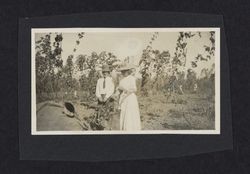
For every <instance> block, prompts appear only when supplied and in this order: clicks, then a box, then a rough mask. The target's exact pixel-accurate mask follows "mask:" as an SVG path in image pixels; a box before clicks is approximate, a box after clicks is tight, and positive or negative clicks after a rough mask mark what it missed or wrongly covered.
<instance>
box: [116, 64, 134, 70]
mask: <svg viewBox="0 0 250 174" xmlns="http://www.w3.org/2000/svg"><path fill="white" fill-rule="evenodd" d="M134 68H136V66H135V65H133V64H129V63H126V64H122V65H121V66H120V68H119V69H118V70H119V71H126V70H130V69H134Z"/></svg>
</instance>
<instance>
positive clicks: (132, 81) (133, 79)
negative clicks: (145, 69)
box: [130, 76, 137, 92]
mask: <svg viewBox="0 0 250 174" xmlns="http://www.w3.org/2000/svg"><path fill="white" fill-rule="evenodd" d="M132 77H133V78H131V82H130V84H131V86H130V90H131V91H132V92H136V91H137V87H136V78H135V77H134V76H132Z"/></svg>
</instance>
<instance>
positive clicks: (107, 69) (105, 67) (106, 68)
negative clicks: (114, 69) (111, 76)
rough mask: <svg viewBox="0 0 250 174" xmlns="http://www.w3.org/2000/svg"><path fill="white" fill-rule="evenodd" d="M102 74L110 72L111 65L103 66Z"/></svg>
mask: <svg viewBox="0 0 250 174" xmlns="http://www.w3.org/2000/svg"><path fill="white" fill-rule="evenodd" d="M102 72H110V69H109V65H103V66H102Z"/></svg>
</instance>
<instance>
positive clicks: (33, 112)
mask: <svg viewBox="0 0 250 174" xmlns="http://www.w3.org/2000/svg"><path fill="white" fill-rule="evenodd" d="M181 31H183V32H184V31H191V32H198V31H201V32H202V31H215V129H214V130H141V131H119V130H118V131H37V130H36V128H37V126H36V77H35V67H36V66H35V33H46V32H63V33H74V32H181ZM31 55H32V56H31V71H32V72H31V134H32V135H112V134H220V28H32V29H31Z"/></svg>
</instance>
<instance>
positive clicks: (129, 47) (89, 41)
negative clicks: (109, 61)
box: [35, 31, 214, 76]
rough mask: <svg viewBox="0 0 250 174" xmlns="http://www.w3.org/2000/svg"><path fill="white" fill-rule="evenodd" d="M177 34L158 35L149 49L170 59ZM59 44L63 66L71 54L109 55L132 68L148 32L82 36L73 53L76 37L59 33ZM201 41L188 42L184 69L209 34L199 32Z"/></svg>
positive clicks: (203, 65)
mask: <svg viewBox="0 0 250 174" xmlns="http://www.w3.org/2000/svg"><path fill="white" fill-rule="evenodd" d="M178 34H179V33H178V32H159V36H158V38H157V39H156V40H155V41H154V42H153V44H152V48H153V49H157V50H160V51H164V50H168V51H169V52H170V55H171V56H173V55H174V52H175V47H176V41H177V38H178ZM43 35H44V33H39V34H38V33H37V34H36V35H35V40H38V39H39V38H40V37H41V36H43ZM62 35H63V41H62V49H63V52H62V59H63V61H64V63H65V62H66V59H67V57H68V56H69V55H71V54H74V55H75V57H76V56H77V55H79V54H86V55H90V54H91V53H92V52H93V51H95V52H97V53H98V54H99V53H100V52H102V51H106V52H112V53H113V54H114V55H116V56H117V57H118V58H119V59H121V60H123V59H124V58H125V57H127V56H130V57H132V59H131V62H132V63H134V64H135V65H136V64H138V61H139V59H140V57H141V55H142V51H143V49H145V48H146V46H147V45H148V43H149V41H150V38H151V37H152V35H153V33H152V32H99V31H98V32H86V33H85V36H84V38H82V39H81V41H80V45H78V46H77V50H76V52H75V53H74V52H73V49H74V48H75V45H76V40H77V39H78V37H77V33H63V34H62ZM201 35H202V37H201V38H200V37H199V36H198V35H196V36H195V37H193V38H190V39H189V40H188V44H187V65H186V69H188V68H191V61H193V60H194V58H195V57H196V56H197V55H198V54H203V53H205V51H204V45H210V41H209V37H210V35H209V32H201ZM213 63H214V58H212V59H211V60H210V61H207V62H205V61H204V62H200V63H198V67H197V68H195V69H194V71H195V72H196V73H197V75H198V76H199V74H200V71H201V70H202V69H203V68H209V69H210V68H211V66H212V64H213Z"/></svg>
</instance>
